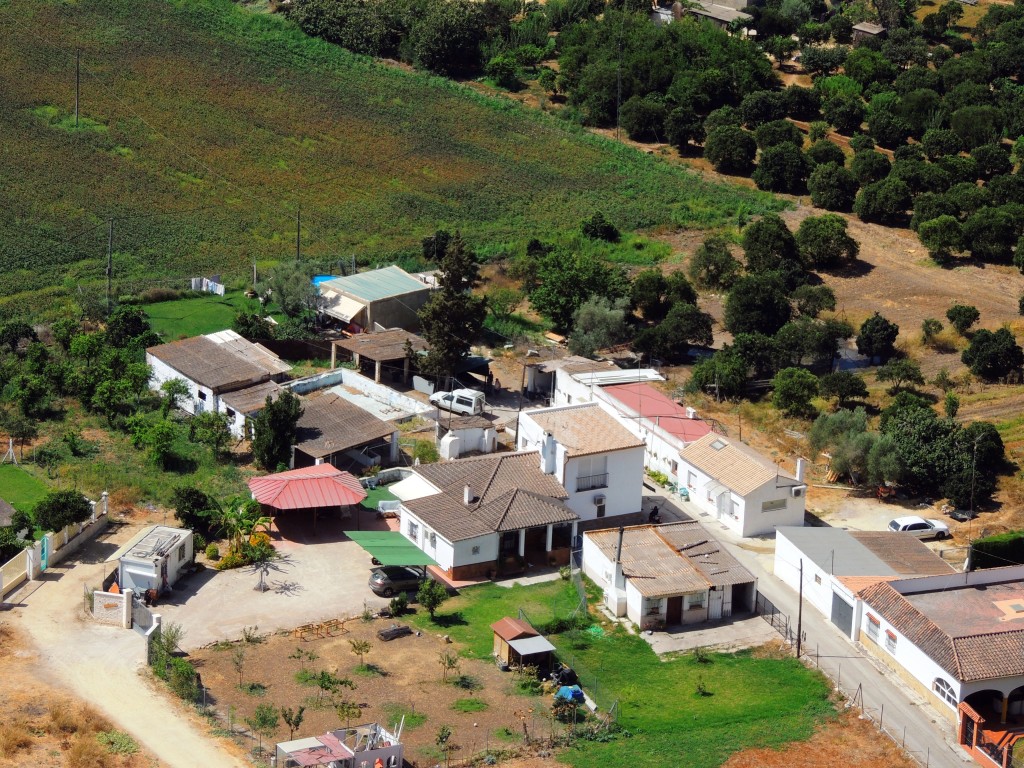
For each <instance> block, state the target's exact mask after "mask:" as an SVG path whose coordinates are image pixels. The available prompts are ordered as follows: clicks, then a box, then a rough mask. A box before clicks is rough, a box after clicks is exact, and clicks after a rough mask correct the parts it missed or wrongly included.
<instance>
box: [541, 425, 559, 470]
mask: <svg viewBox="0 0 1024 768" xmlns="http://www.w3.org/2000/svg"><path fill="white" fill-rule="evenodd" d="M555 454H556V451H555V436H554V435H552V434H551V433H550V432H545V433H544V437H543V438H542V439H541V443H540V471H541V472H543V473H544V474H545V475H553V474H555Z"/></svg>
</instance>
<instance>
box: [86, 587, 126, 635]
mask: <svg viewBox="0 0 1024 768" xmlns="http://www.w3.org/2000/svg"><path fill="white" fill-rule="evenodd" d="M126 599H127V598H126V596H125V594H124V593H123V592H121V593H118V594H114V593H112V592H100V591H99V590H96V591H95V592H93V593H92V617H93V619H95V620H96V621H98V622H99V623H100V624H110V625H111V626H115V627H120V626H121V625H122V623H123V621H124V611H125V607H124V604H125V600H126Z"/></svg>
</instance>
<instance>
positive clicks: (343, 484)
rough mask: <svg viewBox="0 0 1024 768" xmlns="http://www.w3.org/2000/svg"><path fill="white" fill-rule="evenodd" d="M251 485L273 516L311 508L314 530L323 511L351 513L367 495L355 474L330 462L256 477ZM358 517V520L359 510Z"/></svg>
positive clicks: (250, 487) (256, 495) (255, 495)
mask: <svg viewBox="0 0 1024 768" xmlns="http://www.w3.org/2000/svg"><path fill="white" fill-rule="evenodd" d="M248 485H249V490H250V491H252V497H253V498H254V499H255V500H256V501H258V502H259V503H260V506H261V507H262V508H263V511H264V513H266V514H269V515H270V516H271V517H276V516H277V515H279V514H280V513H282V512H297V511H300V510H312V512H313V529H314V530H316V521H317V517H318V516H319V515H320V514H321V513H323V512H333V513H336V514H338V515H340V516H342V517H348V516H351V514H352V508H353V507H355V506H356V505H358V504H359V502H361V501H362V500H363V499H365V498H366V489H365V488H363V486H362V484H361V483H360V482H359V480H358V479H357V478H356V477H354V476H353V475H351V474H349V473H348V472H342V471H341V470H340V469H337V468H336V467H333V466H331V465H330V464H317V465H315V466H312V467H302V468H301V469H290V470H288V471H287V472H277V473H275V474H272V475H264V476H263V477H253V478H250V480H249V481H248ZM356 520H357V522H358V512H357V517H356ZM278 528H279V529H280V526H278Z"/></svg>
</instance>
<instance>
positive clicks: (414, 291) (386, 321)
mask: <svg viewBox="0 0 1024 768" xmlns="http://www.w3.org/2000/svg"><path fill="white" fill-rule="evenodd" d="M318 289H319V291H320V298H321V306H320V311H321V312H322V313H323V314H324V315H326V316H327V317H328V318H332V319H334V320H338V321H340V322H342V323H344V324H345V325H346V326H349V327H352V326H356V327H357V328H358V329H363V328H377V327H379V328H408V329H413V330H414V329H416V328H418V327H419V316H418V315H417V312H418V311H419V309H420V307H422V306H423V305H424V304H426V303H427V299H429V298H430V291H431V290H432V284H431V283H428V282H426V281H425V280H422V279H420V278H417V277H414V276H413V275H410V274H409V273H408V272H406V271H405V270H404V269H402V268H401V267H396V266H390V267H384V268H383V269H373V270H370V271H368V272H358V273H356V274H354V275H348V276H346V277H336V278H333V279H331V280H325V281H323V282H321V283H320V284H319V286H318Z"/></svg>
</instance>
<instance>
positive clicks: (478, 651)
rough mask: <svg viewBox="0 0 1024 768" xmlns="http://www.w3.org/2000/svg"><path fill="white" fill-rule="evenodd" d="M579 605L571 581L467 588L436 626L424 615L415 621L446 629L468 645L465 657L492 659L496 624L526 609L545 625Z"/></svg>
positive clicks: (448, 604) (445, 609)
mask: <svg viewBox="0 0 1024 768" xmlns="http://www.w3.org/2000/svg"><path fill="white" fill-rule="evenodd" d="M578 603H579V598H578V597H577V596H576V589H575V588H574V587H573V586H572V584H570V583H569V582H567V581H561V580H559V581H549V582H545V583H543V584H534V585H532V586H529V587H523V586H518V585H517V586H514V587H511V588H509V589H506V588H504V587H499V586H496V585H494V584H481V585H480V586H476V587H467V588H466V589H463V590H462V592H461V594H459V595H458V596H457V597H453V598H451V599H449V600H447V601H445V603H444V604H443V605H442V606H441V608H440V609H439V610H438V612H437V618H436V619H435V621H434V622H433V623H432V622H431V621H430V617H429V616H428V615H427V614H426V612H424V611H419V612H417V613H416V614H415V615H414V616H413V617H412V621H413V623H415V624H417V625H418V626H420V627H423V628H424V629H429V630H431V631H437V629H438V626H441V627H443V628H444V631H445V633H446V634H448V635H451V637H452V639H453V640H455V641H456V642H458V643H462V644H463V645H464V648H463V649H462V652H463V654H464V655H465V656H469V657H474V658H481V659H485V658H490V656H491V650H492V642H493V639H492V637H491V629H490V627H491V624H493V623H494V622H496V621H498V620H499V619H501V618H504V617H505V616H511V617H512V618H517V617H518V616H519V609H520V608H522V609H523V610H524V611H526V613H527V615H529V617H530V619H531V620H532V621H533V622H534V623H535V624H544V623H546V622H548V621H551V620H552V619H556V618H563V617H565V616H568V615H569V614H570V613H571V612H572V611H573V609H574V608H575V607H576V605H577V604H578Z"/></svg>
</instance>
